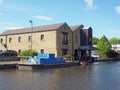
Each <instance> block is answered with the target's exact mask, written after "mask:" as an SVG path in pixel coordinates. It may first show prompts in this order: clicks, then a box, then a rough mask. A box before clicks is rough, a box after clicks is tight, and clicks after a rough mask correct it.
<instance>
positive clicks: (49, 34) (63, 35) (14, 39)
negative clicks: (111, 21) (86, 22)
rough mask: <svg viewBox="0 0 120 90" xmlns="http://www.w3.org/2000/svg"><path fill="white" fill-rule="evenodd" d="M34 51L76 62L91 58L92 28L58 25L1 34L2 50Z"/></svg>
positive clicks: (0, 48) (0, 43)
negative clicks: (86, 57)
mask: <svg viewBox="0 0 120 90" xmlns="http://www.w3.org/2000/svg"><path fill="white" fill-rule="evenodd" d="M6 49H8V50H15V51H17V52H18V54H19V53H20V52H21V51H22V50H27V49H32V50H35V51H37V52H39V53H54V54H55V56H56V57H63V56H70V57H71V58H74V59H75V60H77V59H79V58H81V56H83V55H84V54H86V55H87V56H90V52H91V50H94V47H92V28H91V27H84V26H83V25H77V26H69V25H68V24H67V23H58V24H51V25H44V26H36V27H28V28H22V29H14V30H7V31H5V32H3V33H1V34H0V50H6Z"/></svg>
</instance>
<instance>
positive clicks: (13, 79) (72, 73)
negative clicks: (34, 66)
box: [0, 62, 120, 90]
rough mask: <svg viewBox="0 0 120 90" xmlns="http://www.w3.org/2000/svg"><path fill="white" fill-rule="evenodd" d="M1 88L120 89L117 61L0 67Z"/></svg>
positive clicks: (43, 89)
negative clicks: (26, 68) (22, 68)
mask: <svg viewBox="0 0 120 90" xmlns="http://www.w3.org/2000/svg"><path fill="white" fill-rule="evenodd" d="M0 90H120V62H96V63H94V64H91V65H88V66H75V67H69V68H56V69H44V70H37V71H18V70H0Z"/></svg>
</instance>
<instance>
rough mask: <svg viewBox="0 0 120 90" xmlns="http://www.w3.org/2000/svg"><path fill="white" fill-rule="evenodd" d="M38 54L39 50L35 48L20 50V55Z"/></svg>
mask: <svg viewBox="0 0 120 90" xmlns="http://www.w3.org/2000/svg"><path fill="white" fill-rule="evenodd" d="M36 55H37V52H36V51H34V50H24V51H21V52H20V56H31V57H33V56H36Z"/></svg>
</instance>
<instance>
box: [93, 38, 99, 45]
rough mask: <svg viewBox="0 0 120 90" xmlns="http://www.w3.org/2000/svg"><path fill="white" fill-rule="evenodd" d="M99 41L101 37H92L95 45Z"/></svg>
mask: <svg viewBox="0 0 120 90" xmlns="http://www.w3.org/2000/svg"><path fill="white" fill-rule="evenodd" d="M98 42H99V38H96V37H93V38H92V44H93V45H97V43H98Z"/></svg>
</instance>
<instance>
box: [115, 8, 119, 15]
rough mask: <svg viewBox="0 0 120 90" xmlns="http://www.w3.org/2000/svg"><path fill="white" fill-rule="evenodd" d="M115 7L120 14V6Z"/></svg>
mask: <svg viewBox="0 0 120 90" xmlns="http://www.w3.org/2000/svg"><path fill="white" fill-rule="evenodd" d="M115 9H116V11H117V13H119V14H120V6H117V7H115Z"/></svg>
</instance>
